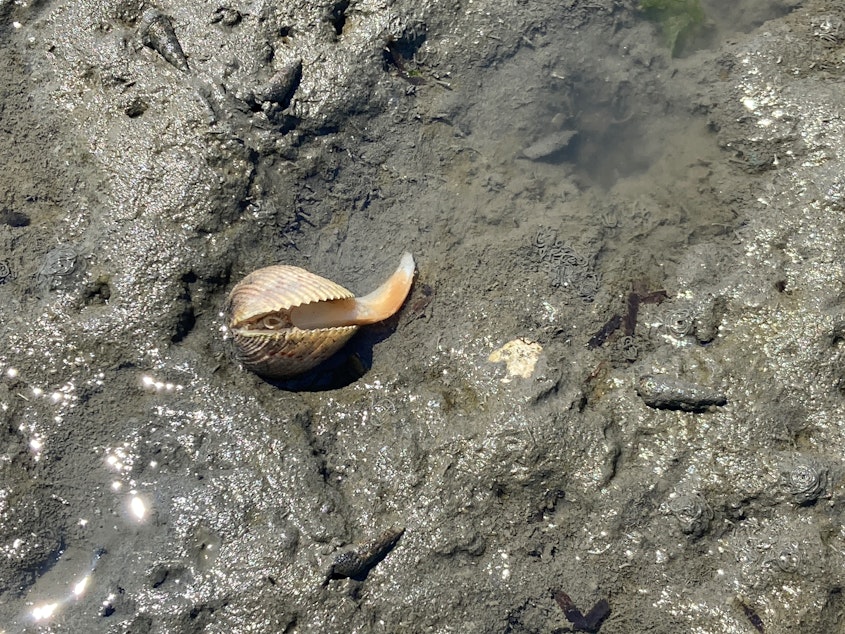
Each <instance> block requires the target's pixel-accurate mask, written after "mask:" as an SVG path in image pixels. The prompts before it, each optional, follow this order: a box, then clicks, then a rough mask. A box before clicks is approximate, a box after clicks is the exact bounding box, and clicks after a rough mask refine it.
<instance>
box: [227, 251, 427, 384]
mask: <svg viewBox="0 0 845 634" xmlns="http://www.w3.org/2000/svg"><path fill="white" fill-rule="evenodd" d="M413 279H414V258H413V257H412V256H411V254H410V253H405V254H404V255H403V256H402V260H401V261H400V263H399V268H398V269H396V272H395V273H394V274H393V275H391V276H390V278H389V279H388V280H387V281H386V282H385V283H384V284H382V285H381V286H379V287H378V288H377V289H376V290H374V291H373V292H372V293H370V294H368V295H365V296H363V297H355V296H354V295H353V294H352V293H351V292H349V291H348V290H346V289H345V288H343V287H342V286H340V285H339V284H335V283H334V282H332V281H331V280H327V279H326V278H324V277H320V276H319V275H314V274H313V273H309V272H308V271H306V270H305V269H301V268H299V267H297V266H287V265H284V264H282V265H277V266H268V267H266V268H263V269H258V270H257V271H253V272H252V273H250V274H249V275H247V276H246V277H245V278H244V279H243V280H241V281H240V282H238V284H236V285H235V287H234V288H233V289H232V292H231V293H229V298H228V300H227V301H226V320H227V325H228V327H229V331H230V332H231V335H232V339H233V341H234V344H235V355H236V357H237V359H238V361H240V362H241V363H242V364H243V365H244V367H245V368H247V369H248V370H252V371H253V372H255V373H256V374H260V375H261V376H264V377H267V378H273V379H283V378H289V377H292V376H295V375H297V374H300V373H302V372H305V371H307V370H310V369H311V368H313V367H314V366H316V365H317V364H318V363H320V362H321V361H324V360H325V359H327V358H329V357H330V356H331V355H333V354H334V353H335V352H337V351H338V350H339V349H340V348H341V347H342V346H343V344H345V343H346V342H347V341H348V340H349V338H350V337H351V336H352V335H353V334H355V332H356V331H357V330H358V327H359V326H363V325H366V324H373V323H376V322H378V321H382V320H384V319H387V318H388V317H390V316H391V315H393V314H394V313H396V311H398V310H399V308H401V306H402V304H403V303H404V301H405V298H406V297H407V296H408V291H409V290H410V288H411V283H412V282H413Z"/></svg>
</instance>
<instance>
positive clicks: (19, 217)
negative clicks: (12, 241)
mask: <svg viewBox="0 0 845 634" xmlns="http://www.w3.org/2000/svg"><path fill="white" fill-rule="evenodd" d="M0 222H2V223H3V224H4V225H9V226H10V227H26V226H28V225H29V216H27V215H26V214H25V213H23V212H22V211H14V210H13V209H2V210H0Z"/></svg>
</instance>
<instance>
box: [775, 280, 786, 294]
mask: <svg viewBox="0 0 845 634" xmlns="http://www.w3.org/2000/svg"><path fill="white" fill-rule="evenodd" d="M775 289H776V290H777V292H778V293H783V292H784V291H786V280H778V281H777V282H775Z"/></svg>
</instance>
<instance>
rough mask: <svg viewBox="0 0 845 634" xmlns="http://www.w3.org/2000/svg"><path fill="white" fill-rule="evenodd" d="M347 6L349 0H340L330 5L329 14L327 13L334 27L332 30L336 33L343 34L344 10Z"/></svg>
mask: <svg viewBox="0 0 845 634" xmlns="http://www.w3.org/2000/svg"><path fill="white" fill-rule="evenodd" d="M348 8H349V0H341V2H338V3H337V4H336V5H334V7H332V11H331V14H329V22H331V23H332V26H333V27H334V32H335V34H337V35H342V34H343V27H344V26H346V10H347V9H348Z"/></svg>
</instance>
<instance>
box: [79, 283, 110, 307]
mask: <svg viewBox="0 0 845 634" xmlns="http://www.w3.org/2000/svg"><path fill="white" fill-rule="evenodd" d="M110 298H111V286H109V280H108V278H107V277H99V278H97V280H96V281H94V283H93V284H91V285H90V286H89V287H88V289H87V290H86V292H85V305H86V306H102V305H105V304H107V303H108V301H109V299H110Z"/></svg>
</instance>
